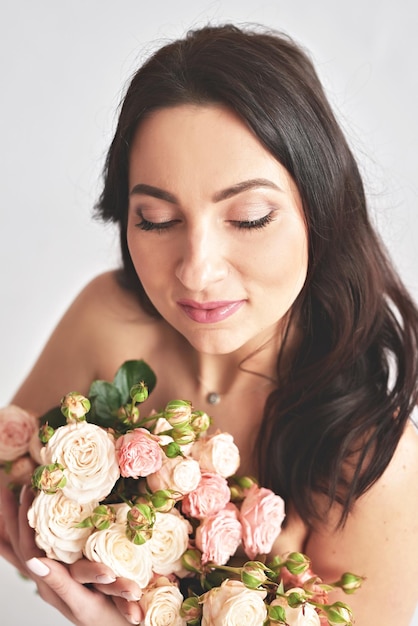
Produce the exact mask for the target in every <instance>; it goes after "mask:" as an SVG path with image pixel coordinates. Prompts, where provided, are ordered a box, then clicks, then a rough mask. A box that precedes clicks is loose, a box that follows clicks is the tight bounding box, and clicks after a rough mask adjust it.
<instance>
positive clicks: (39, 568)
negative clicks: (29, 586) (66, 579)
mask: <svg viewBox="0 0 418 626" xmlns="http://www.w3.org/2000/svg"><path fill="white" fill-rule="evenodd" d="M26 567H27V568H28V570H30V571H31V572H32V574H35V576H40V577H41V578H42V577H43V576H47V575H48V574H49V567H48V566H47V565H45V563H43V562H42V561H40V560H39V559H36V558H33V559H29V561H26Z"/></svg>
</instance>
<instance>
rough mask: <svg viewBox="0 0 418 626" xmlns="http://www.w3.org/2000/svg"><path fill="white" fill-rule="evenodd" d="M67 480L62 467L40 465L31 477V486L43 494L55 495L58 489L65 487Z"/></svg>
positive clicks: (58, 465)
mask: <svg viewBox="0 0 418 626" xmlns="http://www.w3.org/2000/svg"><path fill="white" fill-rule="evenodd" d="M66 483H67V479H66V477H65V474H64V467H63V466H62V465H60V464H59V463H51V464H50V465H40V466H39V467H37V468H36V470H35V471H34V473H33V475H32V486H33V487H34V488H35V489H39V490H40V491H43V492H44V493H48V494H51V493H56V492H57V491H58V489H62V488H63V487H65V485H66Z"/></svg>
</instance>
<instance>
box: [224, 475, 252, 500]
mask: <svg viewBox="0 0 418 626" xmlns="http://www.w3.org/2000/svg"><path fill="white" fill-rule="evenodd" d="M253 485H258V482H257V480H256V479H255V478H253V477H252V476H234V477H233V478H231V479H230V485H229V489H230V491H231V500H232V501H233V502H239V501H241V500H244V498H245V496H246V495H247V491H248V490H249V489H251V487H252V486H253Z"/></svg>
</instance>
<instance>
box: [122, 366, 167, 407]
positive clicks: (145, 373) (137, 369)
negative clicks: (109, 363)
mask: <svg viewBox="0 0 418 626" xmlns="http://www.w3.org/2000/svg"><path fill="white" fill-rule="evenodd" d="M141 381H144V383H145V384H146V385H147V387H148V393H151V391H152V390H153V389H154V387H155V383H156V382H157V378H156V376H155V373H154V372H153V370H152V369H151V368H150V366H149V365H148V364H147V363H145V361H143V360H137V361H136V360H133V361H125V363H123V365H122V366H121V367H120V368H119V369H118V371H117V372H116V375H115V378H114V379H113V384H114V385H115V387H116V388H117V389H118V391H119V393H120V396H121V399H122V402H121V404H126V403H127V402H129V400H130V393H129V392H130V390H131V387H133V386H134V385H137V384H138V383H139V382H141Z"/></svg>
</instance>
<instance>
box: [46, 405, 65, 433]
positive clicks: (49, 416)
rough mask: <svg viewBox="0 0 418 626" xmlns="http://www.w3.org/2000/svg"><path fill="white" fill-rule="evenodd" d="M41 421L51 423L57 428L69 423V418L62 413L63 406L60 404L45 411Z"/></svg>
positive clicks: (50, 424)
mask: <svg viewBox="0 0 418 626" xmlns="http://www.w3.org/2000/svg"><path fill="white" fill-rule="evenodd" d="M40 423H41V424H49V426H52V428H54V429H57V428H59V427H60V426H64V425H65V424H66V423H67V418H66V417H64V415H63V414H62V412H61V408H60V407H59V406H55V407H54V408H52V409H50V410H49V411H47V413H44V415H43V416H42V417H41V419H40Z"/></svg>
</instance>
